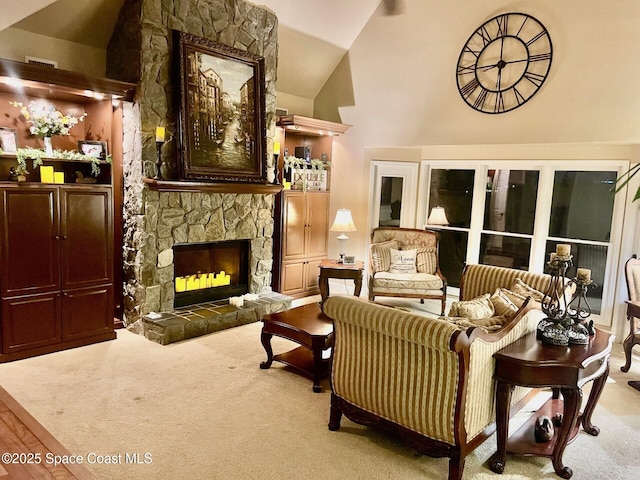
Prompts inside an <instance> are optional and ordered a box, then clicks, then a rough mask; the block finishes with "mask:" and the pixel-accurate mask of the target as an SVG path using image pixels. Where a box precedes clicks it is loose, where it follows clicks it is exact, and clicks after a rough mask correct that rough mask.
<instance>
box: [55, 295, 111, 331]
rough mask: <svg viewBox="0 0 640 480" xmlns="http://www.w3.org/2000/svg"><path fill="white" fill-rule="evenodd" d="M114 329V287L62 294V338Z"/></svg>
mask: <svg viewBox="0 0 640 480" xmlns="http://www.w3.org/2000/svg"><path fill="white" fill-rule="evenodd" d="M112 330H113V287H112V286H111V285H107V286H103V287H93V288H85V289H80V290H71V291H67V292H64V293H63V294H62V340H63V341H68V340H75V339H77V338H84V337H89V336H93V335H100V334H101V333H109V332H111V331H112Z"/></svg>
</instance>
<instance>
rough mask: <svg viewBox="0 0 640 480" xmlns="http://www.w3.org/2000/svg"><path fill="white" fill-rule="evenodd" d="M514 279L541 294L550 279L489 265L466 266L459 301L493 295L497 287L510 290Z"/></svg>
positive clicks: (546, 276) (537, 274) (539, 274)
mask: <svg viewBox="0 0 640 480" xmlns="http://www.w3.org/2000/svg"><path fill="white" fill-rule="evenodd" d="M516 278H520V279H522V281H523V282H525V283H526V284H527V285H529V286H531V287H533V288H535V289H536V290H540V291H541V292H545V291H546V290H547V288H548V287H549V279H550V277H549V275H545V274H542V273H532V272H525V271H521V270H514V269H512V268H503V267H494V266H491V265H467V266H466V268H465V272H464V283H463V285H462V292H460V295H461V297H460V300H471V299H472V298H475V297H478V296H480V295H482V294H484V293H493V292H495V291H496V288H498V287H504V288H510V287H511V286H512V285H513V283H514V282H515V281H516Z"/></svg>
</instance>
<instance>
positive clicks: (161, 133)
mask: <svg viewBox="0 0 640 480" xmlns="http://www.w3.org/2000/svg"><path fill="white" fill-rule="evenodd" d="M164 137H165V128H164V127H156V150H157V152H158V158H157V159H156V176H155V177H153V179H154V180H162V173H160V166H161V165H162V145H163V144H164Z"/></svg>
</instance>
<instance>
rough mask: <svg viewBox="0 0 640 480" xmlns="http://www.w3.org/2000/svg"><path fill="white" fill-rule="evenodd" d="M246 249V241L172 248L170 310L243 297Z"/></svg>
mask: <svg viewBox="0 0 640 480" xmlns="http://www.w3.org/2000/svg"><path fill="white" fill-rule="evenodd" d="M249 245H250V241H249V240H226V241H221V242H206V243H185V244H176V245H174V246H173V264H174V288H175V300H174V306H175V307H183V306H185V305H192V304H195V303H203V302H209V301H213V300H220V299H223V298H229V297H232V296H239V295H244V294H245V293H247V292H248V291H249V281H248V279H249Z"/></svg>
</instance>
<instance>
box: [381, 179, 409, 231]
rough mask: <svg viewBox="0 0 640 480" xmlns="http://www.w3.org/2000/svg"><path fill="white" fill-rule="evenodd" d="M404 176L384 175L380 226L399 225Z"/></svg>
mask: <svg viewBox="0 0 640 480" xmlns="http://www.w3.org/2000/svg"><path fill="white" fill-rule="evenodd" d="M403 180H404V179H403V178H402V177H382V179H381V184H380V218H379V220H378V226H379V227H399V226H400V210H401V208H402V184H403Z"/></svg>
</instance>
